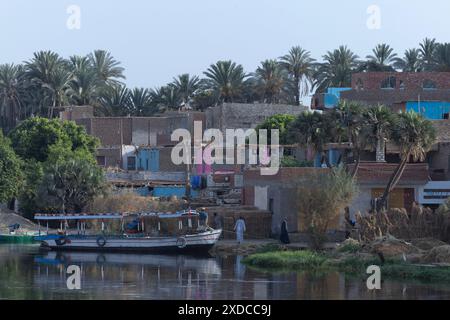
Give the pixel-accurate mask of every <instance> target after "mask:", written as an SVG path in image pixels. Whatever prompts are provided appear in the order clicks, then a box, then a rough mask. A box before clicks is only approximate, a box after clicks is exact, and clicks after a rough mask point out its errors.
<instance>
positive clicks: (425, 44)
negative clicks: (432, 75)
mask: <svg viewBox="0 0 450 320" xmlns="http://www.w3.org/2000/svg"><path fill="white" fill-rule="evenodd" d="M437 46H438V43H437V42H436V39H429V38H425V39H424V40H423V41H422V43H421V44H420V59H421V60H422V69H423V70H424V71H432V70H433V69H434V66H435V61H434V59H435V52H436V48H437Z"/></svg>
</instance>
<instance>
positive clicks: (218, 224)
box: [214, 212, 223, 230]
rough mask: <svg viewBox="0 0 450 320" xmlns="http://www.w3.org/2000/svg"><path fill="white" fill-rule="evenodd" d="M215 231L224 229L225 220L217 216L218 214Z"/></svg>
mask: <svg viewBox="0 0 450 320" xmlns="http://www.w3.org/2000/svg"><path fill="white" fill-rule="evenodd" d="M214 229H216V230H218V229H223V218H222V216H219V215H217V212H214Z"/></svg>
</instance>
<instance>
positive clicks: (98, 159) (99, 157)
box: [97, 156, 106, 167]
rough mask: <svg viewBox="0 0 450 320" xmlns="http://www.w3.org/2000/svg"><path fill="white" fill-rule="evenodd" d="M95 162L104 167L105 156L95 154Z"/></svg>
mask: <svg viewBox="0 0 450 320" xmlns="http://www.w3.org/2000/svg"><path fill="white" fill-rule="evenodd" d="M97 164H98V165H99V166H102V167H105V166H106V157H105V156H97Z"/></svg>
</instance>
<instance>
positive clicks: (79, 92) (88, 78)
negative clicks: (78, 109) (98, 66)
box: [70, 56, 100, 106]
mask: <svg viewBox="0 0 450 320" xmlns="http://www.w3.org/2000/svg"><path fill="white" fill-rule="evenodd" d="M70 62H71V70H72V80H71V82H70V88H71V91H70V96H71V99H72V102H74V103H75V104H76V105H81V106H82V105H96V104H97V101H98V97H99V95H100V92H99V91H100V82H99V80H98V78H97V73H96V71H95V70H94V68H93V67H92V65H91V62H90V60H89V58H88V57H80V56H72V57H70Z"/></svg>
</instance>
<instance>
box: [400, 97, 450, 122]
mask: <svg viewBox="0 0 450 320" xmlns="http://www.w3.org/2000/svg"><path fill="white" fill-rule="evenodd" d="M406 111H415V112H417V113H420V114H422V115H423V116H424V117H425V118H427V119H430V120H442V119H449V114H450V102H443V101H420V102H418V101H409V102H407V103H406Z"/></svg>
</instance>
